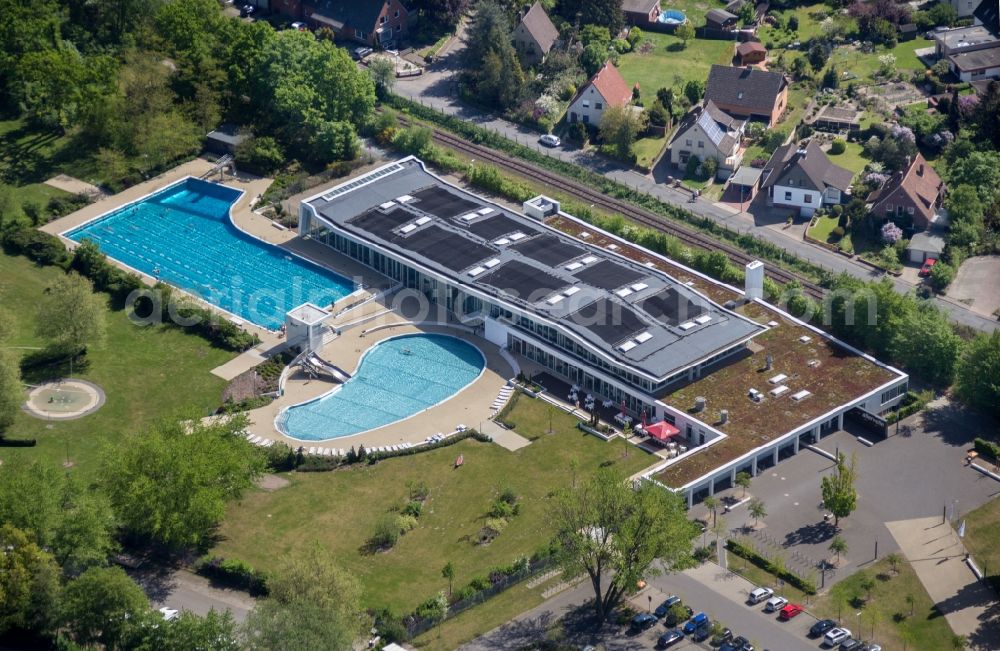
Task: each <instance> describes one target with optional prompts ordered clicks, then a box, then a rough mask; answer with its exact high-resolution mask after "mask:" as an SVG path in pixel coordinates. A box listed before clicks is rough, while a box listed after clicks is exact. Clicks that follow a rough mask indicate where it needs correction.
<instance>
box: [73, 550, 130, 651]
mask: <svg viewBox="0 0 1000 651" xmlns="http://www.w3.org/2000/svg"><path fill="white" fill-rule="evenodd" d="M148 610H149V600H148V599H147V598H146V595H145V593H143V591H142V588H140V587H139V586H138V585H136V583H135V582H134V581H133V580H132V579H130V578H129V576H128V575H127V574H125V571H124V570H122V569H121V568H120V567H93V568H90V569H89V570H87V571H86V572H84V573H83V574H81V575H80V576H78V577H77V578H75V579H73V580H72V581H70V582H69V584H68V585H67V586H66V589H65V590H64V591H63V595H62V603H61V608H60V619H61V621H62V624H63V625H64V626H65V627H66V628H67V629H68V631H69V633H70V635H71V636H72V638H73V640H74V641H76V642H77V643H78V644H81V645H92V644H96V643H99V644H101V645H103V646H104V647H106V648H108V649H115V648H119V646H118V645H119V642H120V641H121V640H122V639H124V638H125V637H126V636H127V635H129V632H130V629H131V627H132V625H133V624H132V622H134V621H137V620H139V619H140V618H141V617H142V616H143V614H145V613H146V612H147V611H148Z"/></svg>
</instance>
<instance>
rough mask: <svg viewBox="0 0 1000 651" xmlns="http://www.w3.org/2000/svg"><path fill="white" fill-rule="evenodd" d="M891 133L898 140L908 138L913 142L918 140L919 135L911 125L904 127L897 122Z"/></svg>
mask: <svg viewBox="0 0 1000 651" xmlns="http://www.w3.org/2000/svg"><path fill="white" fill-rule="evenodd" d="M889 134H890V135H891V136H892V137H893V138H895V139H896V140H907V141H909V142H912V143H916V142H917V136H916V135H914V133H913V129H911V128H910V127H904V126H900V125H898V124H896V125H893V127H892V129H890V130H889Z"/></svg>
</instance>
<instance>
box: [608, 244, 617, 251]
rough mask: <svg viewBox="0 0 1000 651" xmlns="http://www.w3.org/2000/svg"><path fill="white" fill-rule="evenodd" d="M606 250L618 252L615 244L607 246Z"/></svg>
mask: <svg viewBox="0 0 1000 651" xmlns="http://www.w3.org/2000/svg"><path fill="white" fill-rule="evenodd" d="M607 249H608V250H609V251H617V250H618V245H617V244H609V245H608V246H607Z"/></svg>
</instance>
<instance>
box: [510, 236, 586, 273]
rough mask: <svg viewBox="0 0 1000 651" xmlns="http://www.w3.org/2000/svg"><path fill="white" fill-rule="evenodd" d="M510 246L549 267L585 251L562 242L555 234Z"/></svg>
mask: <svg viewBox="0 0 1000 651" xmlns="http://www.w3.org/2000/svg"><path fill="white" fill-rule="evenodd" d="M511 248H512V249H514V250H516V251H517V252H518V253H520V254H521V255H523V256H525V257H527V258H531V259H532V260H536V261H537V262H541V263H542V264H545V265H548V266H550V267H554V266H556V265H558V264H559V263H560V262H565V261H566V260H570V259H572V258H575V257H577V256H581V255H583V254H584V253H586V252H587V251H586V250H585V249H582V248H580V247H578V246H574V245H572V244H569V243H566V242H563V241H562V240H560V239H559V238H558V237H556V236H555V235H542V236H539V237H534V238H532V239H530V240H527V241H525V242H521V243H520V244H515V245H513V246H512V247H511Z"/></svg>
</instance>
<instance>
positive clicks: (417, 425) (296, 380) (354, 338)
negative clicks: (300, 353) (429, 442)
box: [247, 302, 514, 449]
mask: <svg viewBox="0 0 1000 651" xmlns="http://www.w3.org/2000/svg"><path fill="white" fill-rule="evenodd" d="M360 309H361V310H362V312H360V313H359V312H356V311H352V312H350V313H348V315H346V316H347V318H348V319H349V320H354V319H358V318H359V317H360V316H363V315H365V314H367V316H374V315H376V314H378V316H377V317H376V318H375V320H373V321H371V322H368V323H363V324H360V325H357V326H355V327H353V328H351V329H349V330H346V331H344V332H343V334H341V336H340V337H338V338H336V339H334V340H333V341H331V342H330V343H328V344H327V345H326V346H325V347H324V348H323V350H322V351H321V352H320V356H321V357H322V358H323V359H324V360H326V361H328V362H330V363H331V364H336V365H337V366H339V367H340V368H342V369H344V370H347V371H348V372H350V373H352V374H353V372H354V371H355V369H356V368H357V366H358V362H359V361H360V360H361V356H362V355H363V354H364V352H365V351H366V350H368V349H369V348H370V347H372V346H374V345H375V344H377V343H378V342H380V341H383V340H385V339H389V338H390V337H395V336H398V335H401V334H411V333H422V332H424V333H428V332H433V333H441V334H449V335H455V336H457V337H459V338H460V339H462V340H463V341H466V342H468V343H471V344H473V345H475V346H476V347H477V348H478V349H479V350H480V351H481V352H482V353H483V355H485V356H486V368H485V369H484V370H483V373H482V375H480V376H479V377H478V378H477V379H476V380H475V381H473V382H472V383H471V384H469V385H468V386H466V387H465V389H463V390H462V391H460V392H459V393H458V394H456V395H454V396H452V397H451V398H449V399H448V400H445V401H444V402H442V403H439V404H437V405H435V406H433V407H429V408H427V409H426V410H424V411H422V412H418V413H417V414H416V415H414V416H411V417H410V418H407V419H405V420H402V421H397V422H395V423H390V424H388V425H385V426H383V427H379V428H376V429H373V430H369V431H366V432H362V433H360V434H355V435H353V436H345V437H341V438H337V439H329V440H327V441H301V440H298V439H293V438H289V437H285V436H283V435H281V434H279V433H278V431H277V430H276V429H275V427H274V419H275V417H277V415H278V412H279V411H281V409H282V408H283V407H287V406H290V405H294V404H297V403H300V402H303V401H306V400H311V399H313V398H316V397H318V396H321V395H323V394H324V393H326V392H328V391H329V390H330V389H332V388H334V387H335V386H337V385H336V384H335V383H332V382H328V381H326V380H322V379H310V378H309V377H308V376H306V375H305V374H304V373H303V372H302V371H300V370H298V369H296V370H294V371H293V372H292V373H291V374H290V375H289V377H288V380H287V382H286V384H285V394H284V395H283V396H282V397H281V398H279V399H277V400H275V401H274V402H272V403H271V404H270V405H267V406H266V407H261V408H260V409H255V410H252V411H250V412H247V415H248V416H249V418H250V421H251V425H250V427H249V432H250V433H252V434H255V435H258V436H261V437H263V438H269V439H274V440H276V441H281V442H283V443H287V444H288V445H290V446H292V447H294V448H297V447H299V446H305V447H306V448H309V447H312V446H323V447H336V448H344V449H348V448H350V447H351V446H354V447H357V446H358V445H361V444H363V445H364V446H365V447H373V446H382V445H395V444H397V443H413V444H418V443H423V442H424V439H426V438H427V437H428V436H432V435H434V434H437V433H439V432H444V433H448V432H452V431H454V429H455V426H456V425H459V424H463V425H466V426H467V427H474V428H479V427H480V426H481V423H483V422H485V421H488V420H489V417H490V415H491V414H492V407H491V406H492V404H493V401H494V400H495V399H496V397H497V393H498V392H499V391H500V389H501V388H503V387H504V386H505V385H506V384H507V380H508V379H509V378H511V377H513V375H514V370H513V369H512V368H511V367H510V365H509V364H508V363H507V362H506V361H505V360H504V359H503V358H502V357H501V356H500V353H499V350H498V349H497V347H496V346H495V345H494V344H491V343H489V342H488V341H486V340H485V339H482V338H481V337H478V336H475V335H472V334H471V333H470V332H468V330H467V329H465V328H462V327H461V326H458V327H448V326H440V325H427V324H419V325H415V324H411V323H409V322H407V321H406V320H405V319H404V318H403V317H402V316H400V315H399V314H397V313H396V312H391V311H389V312H385V313H382V314H379V313H380V312H383V311H384V310H386V309H387V308H386V307H385V305H384V304H382V303H378V302H373V303H369V304H367V305H365V306H364V307H363V308H360ZM334 323H335V322H334ZM372 329H374V331H372Z"/></svg>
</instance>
